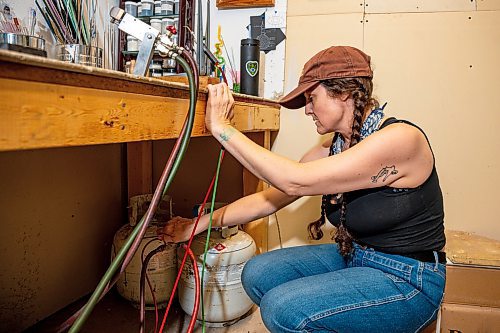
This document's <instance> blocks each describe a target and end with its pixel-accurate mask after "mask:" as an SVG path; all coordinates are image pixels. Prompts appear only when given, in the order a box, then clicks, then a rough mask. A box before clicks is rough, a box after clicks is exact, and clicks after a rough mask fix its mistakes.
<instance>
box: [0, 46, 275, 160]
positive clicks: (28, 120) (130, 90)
mask: <svg viewBox="0 0 500 333" xmlns="http://www.w3.org/2000/svg"><path fill="white" fill-rule="evenodd" d="M0 98H1V100H2V106H3V107H2V108H0V119H2V121H1V122H0V151H11V150H24V149H39V148H51V147H70V146H84V145H95V144H108V143H123V142H137V141H148V140H160V139H172V138H177V137H178V135H179V133H180V130H181V128H182V124H183V122H184V118H185V115H186V113H187V111H188V105H189V100H188V99H189V87H188V86H187V85H185V84H181V83H175V82H168V81H164V80H160V79H156V78H149V77H142V76H136V75H132V74H126V73H123V72H118V71H112V70H106V69H100V68H94V67H88V66H83V65H77V64H70V63H65V62H62V61H58V60H53V59H46V58H42V57H36V56H31V55H27V54H22V53H17V52H12V51H5V50H0ZM234 98H235V107H234V114H235V116H234V118H233V120H232V123H233V125H234V126H235V127H237V128H238V129H239V130H241V131H242V132H259V131H260V132H264V131H277V130H278V129H279V105H278V104H277V103H276V102H275V101H272V100H266V99H263V98H259V97H253V96H247V95H240V94H234ZM206 99H207V91H206V89H200V92H199V93H198V103H197V106H196V110H197V111H196V117H195V123H194V126H193V132H192V136H207V135H209V133H208V132H207V130H206V128H205V125H204V110H205V105H206Z"/></svg>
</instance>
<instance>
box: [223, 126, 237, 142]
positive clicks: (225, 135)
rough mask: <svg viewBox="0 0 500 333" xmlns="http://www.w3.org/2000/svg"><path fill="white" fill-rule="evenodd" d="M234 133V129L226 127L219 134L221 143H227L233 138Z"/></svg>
mask: <svg viewBox="0 0 500 333" xmlns="http://www.w3.org/2000/svg"><path fill="white" fill-rule="evenodd" d="M234 132H235V129H234V128H232V127H228V128H227V129H225V130H224V131H223V132H222V133H221V134H220V138H221V139H222V141H229V139H230V138H231V137H232V136H233V134H234Z"/></svg>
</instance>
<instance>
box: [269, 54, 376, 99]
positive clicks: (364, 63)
mask: <svg viewBox="0 0 500 333" xmlns="http://www.w3.org/2000/svg"><path fill="white" fill-rule="evenodd" d="M359 76H365V77H373V72H372V70H371V68H370V56H369V55H367V54H365V53H364V52H363V51H360V50H358V49H357V48H354V47H351V46H332V47H329V48H327V49H326V50H323V51H320V52H318V53H317V54H316V55H314V56H313V57H312V58H311V59H309V61H308V62H306V64H305V65H304V68H303V69H302V74H301V75H300V79H299V85H298V86H297V88H295V89H293V90H292V91H290V92H289V93H288V94H287V95H286V96H284V97H282V98H281V99H280V100H279V101H278V103H279V104H281V105H282V106H284V107H286V108H288V109H298V108H301V107H303V106H304V105H306V98H305V96H304V93H305V92H306V91H307V90H309V89H312V88H313V87H314V86H315V85H317V84H318V83H319V82H320V81H322V80H328V79H335V78H347V77H359Z"/></svg>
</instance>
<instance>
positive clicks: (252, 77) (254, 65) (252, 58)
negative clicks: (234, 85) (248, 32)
mask: <svg viewBox="0 0 500 333" xmlns="http://www.w3.org/2000/svg"><path fill="white" fill-rule="evenodd" d="M259 44H260V43H259V40H258V39H255V38H247V39H242V40H241V49H240V55H241V58H240V79H241V81H240V92H241V93H242V94H245V95H254V96H258V95H259V67H260V64H259V59H260V54H259V51H260V50H259Z"/></svg>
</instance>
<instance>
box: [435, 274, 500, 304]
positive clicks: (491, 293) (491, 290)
mask: <svg viewBox="0 0 500 333" xmlns="http://www.w3.org/2000/svg"><path fill="white" fill-rule="evenodd" d="M443 302H444V303H449V304H463V305H475V306H483V307H495V308H500V267H484V266H473V265H447V266H446V287H445V291H444V300H443Z"/></svg>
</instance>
